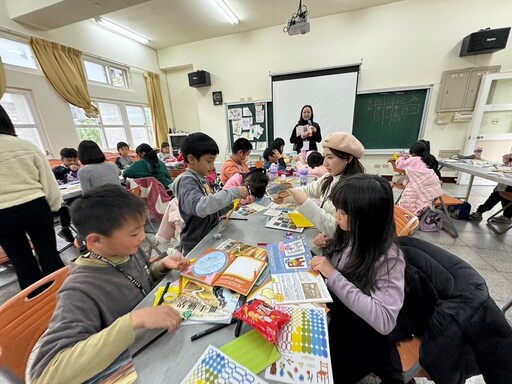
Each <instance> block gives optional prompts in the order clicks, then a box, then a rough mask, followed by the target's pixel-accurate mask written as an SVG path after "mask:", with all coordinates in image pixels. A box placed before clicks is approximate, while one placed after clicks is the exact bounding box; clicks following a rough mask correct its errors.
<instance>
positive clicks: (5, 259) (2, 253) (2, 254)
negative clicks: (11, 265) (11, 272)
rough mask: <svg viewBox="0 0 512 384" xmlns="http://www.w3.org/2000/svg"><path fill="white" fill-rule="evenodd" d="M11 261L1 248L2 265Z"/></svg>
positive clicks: (0, 260) (0, 261) (0, 258)
mask: <svg viewBox="0 0 512 384" xmlns="http://www.w3.org/2000/svg"><path fill="white" fill-rule="evenodd" d="M8 261H9V257H8V256H7V253H5V251H4V250H3V249H2V247H0V265H2V264H5V263H7V262H8Z"/></svg>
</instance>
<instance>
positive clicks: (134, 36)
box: [94, 17, 149, 45]
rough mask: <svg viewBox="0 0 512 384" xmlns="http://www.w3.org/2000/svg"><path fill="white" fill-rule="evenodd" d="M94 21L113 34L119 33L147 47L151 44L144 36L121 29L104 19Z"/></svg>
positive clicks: (99, 18)
mask: <svg viewBox="0 0 512 384" xmlns="http://www.w3.org/2000/svg"><path fill="white" fill-rule="evenodd" d="M94 21H95V22H97V23H98V24H99V25H101V26H102V27H103V28H106V29H108V30H111V31H113V32H117V33H119V34H120V35H123V36H126V37H129V38H130V39H132V40H135V41H138V42H139V43H142V44H145V45H148V44H149V39H147V38H145V37H144V36H141V35H139V34H137V33H135V32H132V31H130V30H129V29H126V28H124V27H121V26H120V25H119V24H116V23H114V22H113V21H110V20H107V19H104V18H103V17H97V18H95V19H94Z"/></svg>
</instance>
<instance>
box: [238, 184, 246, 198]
mask: <svg viewBox="0 0 512 384" xmlns="http://www.w3.org/2000/svg"><path fill="white" fill-rule="evenodd" d="M237 188H238V190H239V191H240V195H241V197H242V199H245V198H246V197H247V196H249V190H248V189H247V187H244V186H241V187H237Z"/></svg>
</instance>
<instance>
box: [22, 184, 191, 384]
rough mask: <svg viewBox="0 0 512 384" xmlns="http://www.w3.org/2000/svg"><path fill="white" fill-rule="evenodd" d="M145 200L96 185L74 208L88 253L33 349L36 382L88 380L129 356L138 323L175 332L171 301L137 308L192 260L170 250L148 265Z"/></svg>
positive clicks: (33, 379) (31, 369) (32, 372)
mask: <svg viewBox="0 0 512 384" xmlns="http://www.w3.org/2000/svg"><path fill="white" fill-rule="evenodd" d="M145 209H146V207H145V204H144V202H143V201H142V200H141V199H139V198H137V197H135V196H134V195H133V194H132V193H131V192H129V191H127V190H126V189H124V188H122V187H121V186H116V185H104V186H101V187H96V188H93V189H91V190H90V191H89V192H88V193H86V194H85V195H84V196H83V197H82V198H80V199H78V200H76V201H75V202H74V204H73V205H72V206H71V216H72V218H73V222H74V223H75V226H76V228H77V229H78V232H79V233H80V235H81V236H82V238H83V239H85V240H84V241H85V244H86V247H87V249H88V252H86V253H84V254H82V255H81V256H80V257H79V258H78V259H77V260H76V261H75V262H74V263H73V264H72V265H71V270H70V273H69V276H68V278H67V279H66V281H65V282H64V285H63V286H62V287H61V289H60V290H59V293H58V301H57V307H56V309H55V312H54V313H53V316H52V319H51V321H50V325H49V326H48V329H47V331H46V332H45V333H44V335H43V336H42V337H41V339H40V341H39V342H38V344H37V345H36V347H35V348H34V351H33V355H34V360H33V362H32V364H31V366H30V367H29V369H28V375H29V376H30V379H31V380H30V381H31V382H32V383H71V382H73V383H82V382H85V381H87V380H89V379H91V378H93V377H95V376H97V375H98V376H99V375H101V373H102V372H103V371H105V370H106V369H107V368H108V367H110V366H112V364H115V362H117V361H118V358H119V359H121V358H122V357H124V356H126V355H127V353H128V351H127V350H128V347H129V346H130V345H131V344H132V343H133V342H134V339H135V334H134V331H135V329H137V328H149V329H167V330H168V331H169V332H171V331H174V330H175V329H176V328H177V327H178V326H179V325H180V322H181V316H180V314H179V313H178V312H177V311H175V310H174V309H172V308H171V307H169V306H158V307H148V308H142V309H137V310H134V311H132V310H133V309H134V307H135V306H136V305H137V304H138V303H139V302H140V301H141V300H142V299H143V298H144V297H145V296H146V295H147V294H148V293H149V292H151V290H152V289H153V287H154V286H155V284H156V282H157V281H158V280H159V279H160V278H162V277H163V276H165V274H167V273H168V272H169V270H171V269H176V270H184V269H186V268H187V267H188V266H189V261H188V260H187V259H186V258H184V257H183V256H182V255H181V254H175V255H169V256H166V257H165V258H163V259H162V260H160V261H157V262H155V263H153V264H151V265H150V266H149V267H148V266H147V265H146V262H145V259H144V257H143V256H142V255H141V254H140V253H139V247H140V245H141V243H142V241H143V240H144V239H145V237H146V234H145V233H144V222H145V218H146V213H145Z"/></svg>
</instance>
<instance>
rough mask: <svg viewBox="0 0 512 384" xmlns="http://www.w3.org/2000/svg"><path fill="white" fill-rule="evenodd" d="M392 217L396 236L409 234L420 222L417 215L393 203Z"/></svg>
mask: <svg viewBox="0 0 512 384" xmlns="http://www.w3.org/2000/svg"><path fill="white" fill-rule="evenodd" d="M393 218H394V220H395V227H396V234H397V236H411V235H412V234H413V233H414V232H415V231H416V229H417V228H418V226H419V224H420V220H419V219H418V216H416V215H414V214H413V213H411V212H409V211H408V210H407V209H405V208H402V207H400V206H399V205H395V208H394V212H393Z"/></svg>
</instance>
